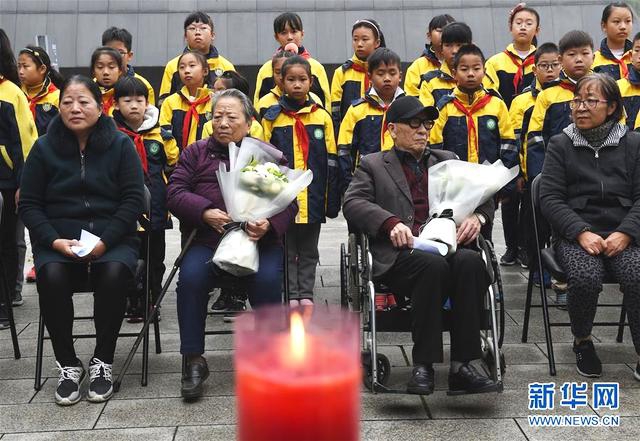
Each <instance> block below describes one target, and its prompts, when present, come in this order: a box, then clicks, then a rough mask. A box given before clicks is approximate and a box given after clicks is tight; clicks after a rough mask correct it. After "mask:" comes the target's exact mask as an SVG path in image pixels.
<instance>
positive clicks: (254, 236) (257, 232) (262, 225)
mask: <svg viewBox="0 0 640 441" xmlns="http://www.w3.org/2000/svg"><path fill="white" fill-rule="evenodd" d="M270 229H271V224H270V223H269V221H268V220H266V219H258V220H257V221H255V222H247V230H246V231H247V235H249V239H251V240H253V241H255V242H257V241H259V240H260V239H262V236H264V235H265V234H267V232H268V231H269V230H270Z"/></svg>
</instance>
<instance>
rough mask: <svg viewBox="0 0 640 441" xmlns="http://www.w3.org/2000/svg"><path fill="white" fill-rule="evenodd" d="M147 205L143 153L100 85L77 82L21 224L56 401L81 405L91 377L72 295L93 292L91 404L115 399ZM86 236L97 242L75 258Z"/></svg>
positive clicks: (37, 170)
mask: <svg viewBox="0 0 640 441" xmlns="http://www.w3.org/2000/svg"><path fill="white" fill-rule="evenodd" d="M143 206H144V183H143V175H142V166H141V164H140V159H139V158H138V154H137V153H136V150H135V148H134V146H133V144H132V142H131V140H130V139H129V137H128V136H127V135H125V134H123V133H120V132H119V131H118V130H117V129H116V127H115V124H114V123H113V121H112V120H111V118H109V117H108V116H106V115H103V114H102V98H101V94H100V90H99V89H98V86H97V85H96V83H95V82H93V81H91V80H90V79H89V78H86V77H82V76H73V77H71V78H70V79H69V80H67V82H66V83H65V85H64V87H63V89H62V91H61V93H60V115H59V116H57V117H55V118H54V119H53V120H52V121H51V124H50V126H49V130H48V132H47V134H46V135H44V136H42V137H41V138H39V139H38V141H36V143H35V144H34V146H33V149H32V150H31V153H30V154H29V157H28V158H27V161H26V163H25V166H24V170H23V173H22V186H21V198H20V204H19V210H20V216H21V217H22V220H23V221H24V224H25V225H26V227H27V228H28V229H29V233H30V235H31V240H32V248H33V256H34V259H35V265H36V271H37V274H38V278H37V285H38V295H39V299H40V311H41V312H42V315H43V318H44V322H45V325H46V327H47V330H48V331H49V335H50V336H51V343H52V345H53V350H54V353H55V356H56V364H57V366H58V369H59V371H60V376H59V380H58V387H57V389H56V393H55V399H56V402H57V403H58V404H60V405H70V404H75V403H77V402H78V401H79V400H80V398H81V396H80V385H81V383H82V381H83V380H84V378H85V370H84V368H83V366H82V363H81V362H80V360H78V358H77V357H76V353H75V350H74V347H73V340H72V328H73V300H72V295H73V287H74V286H77V283H76V282H77V281H81V280H87V278H88V280H89V282H90V284H91V286H92V289H94V290H95V291H94V317H95V319H94V320H95V326H96V335H97V338H96V348H95V352H94V355H93V357H92V358H91V361H90V363H89V378H90V385H89V392H88V397H87V398H88V399H89V400H90V401H94V402H100V401H105V400H107V399H109V397H110V396H111V394H112V393H113V388H112V375H111V368H112V364H113V355H114V352H115V348H116V341H117V338H118V333H119V331H120V326H121V324H122V319H123V317H124V311H125V294H126V292H127V290H128V288H129V286H130V285H129V284H130V283H131V282H132V274H133V270H134V268H135V265H136V261H137V258H138V248H139V243H138V238H137V236H136V220H137V219H138V216H139V215H140V214H141V212H142V207H143ZM81 230H86V231H88V232H90V233H93V234H94V235H96V236H98V237H99V238H100V241H99V242H98V243H97V245H96V246H95V247H94V248H93V250H92V251H91V252H90V253H89V254H88V255H86V256H84V257H78V255H76V253H75V252H74V251H73V249H72V247H73V246H74V245H78V244H79V243H78V241H77V239H78V238H79V237H80V234H81Z"/></svg>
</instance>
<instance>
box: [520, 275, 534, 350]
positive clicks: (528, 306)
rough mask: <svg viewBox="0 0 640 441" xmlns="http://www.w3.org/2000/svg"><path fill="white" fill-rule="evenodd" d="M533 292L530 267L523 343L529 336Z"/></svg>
mask: <svg viewBox="0 0 640 441" xmlns="http://www.w3.org/2000/svg"><path fill="white" fill-rule="evenodd" d="M532 294H533V267H532V268H531V269H529V281H528V282H527V298H526V301H525V303H524V320H523V322H522V339H521V340H522V343H526V342H527V339H528V337H529V317H530V315H531V295H532Z"/></svg>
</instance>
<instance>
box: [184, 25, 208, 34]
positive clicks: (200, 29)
mask: <svg viewBox="0 0 640 441" xmlns="http://www.w3.org/2000/svg"><path fill="white" fill-rule="evenodd" d="M185 31H187V32H190V33H192V34H195V33H196V32H200V33H201V34H204V33H205V32H207V31H211V28H210V27H209V26H189V27H187V29H185Z"/></svg>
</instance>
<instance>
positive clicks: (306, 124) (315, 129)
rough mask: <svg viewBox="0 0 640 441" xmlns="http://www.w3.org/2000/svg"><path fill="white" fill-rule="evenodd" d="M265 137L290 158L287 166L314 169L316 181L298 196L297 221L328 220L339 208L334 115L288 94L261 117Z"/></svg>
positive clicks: (313, 221) (307, 222) (301, 222)
mask: <svg viewBox="0 0 640 441" xmlns="http://www.w3.org/2000/svg"><path fill="white" fill-rule="evenodd" d="M262 126H263V128H264V135H265V139H266V140H267V141H268V142H270V143H271V144H273V145H274V146H276V147H277V148H278V149H279V150H280V151H281V152H282V153H284V155H285V157H286V158H287V160H288V161H289V164H288V166H289V167H290V168H295V169H298V170H307V169H309V170H311V171H313V180H312V181H311V184H309V186H308V187H307V188H306V189H304V190H302V191H301V192H300V193H299V194H298V197H297V200H298V214H297V215H296V223H299V224H312V223H322V222H325V220H326V216H327V215H329V216H335V215H337V213H338V212H339V210H340V196H339V193H338V185H339V182H338V160H337V152H336V143H335V141H334V138H333V122H332V120H331V115H330V114H329V112H327V111H326V110H325V109H324V108H322V107H320V106H319V105H318V104H315V103H313V102H311V101H310V100H308V99H307V101H306V102H305V103H304V104H302V105H300V104H298V103H295V102H293V101H292V100H290V99H289V98H288V97H286V96H285V97H282V98H281V99H280V100H279V102H278V104H276V105H274V106H272V107H270V108H269V109H268V110H267V111H266V112H265V114H264V118H263V119H262Z"/></svg>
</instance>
